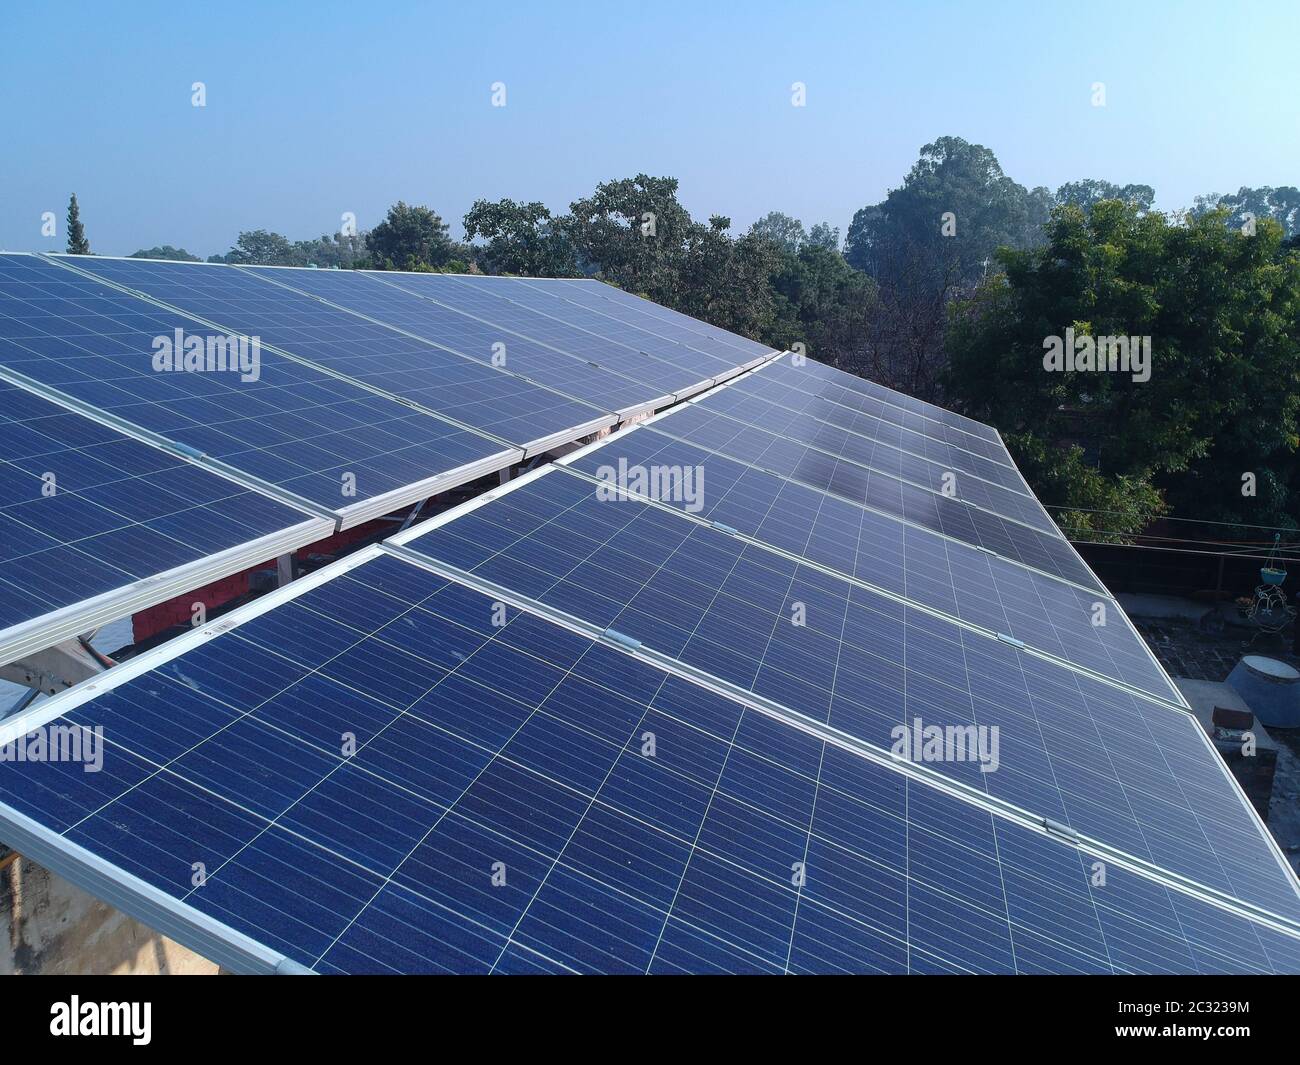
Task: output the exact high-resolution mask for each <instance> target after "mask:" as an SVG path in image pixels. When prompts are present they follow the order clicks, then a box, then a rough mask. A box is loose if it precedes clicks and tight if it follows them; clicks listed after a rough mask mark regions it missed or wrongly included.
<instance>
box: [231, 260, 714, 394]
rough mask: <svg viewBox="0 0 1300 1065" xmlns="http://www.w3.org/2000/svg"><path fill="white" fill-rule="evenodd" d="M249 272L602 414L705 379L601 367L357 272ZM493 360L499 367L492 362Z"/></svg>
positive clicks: (639, 361)
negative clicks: (518, 377)
mask: <svg viewBox="0 0 1300 1065" xmlns="http://www.w3.org/2000/svg"><path fill="white" fill-rule="evenodd" d="M246 269H247V270H249V272H251V273H254V274H257V275H259V276H261V277H264V278H266V279H267V280H269V281H274V282H277V283H279V284H282V285H289V286H291V287H293V288H295V289H298V290H300V291H302V292H307V293H310V294H311V295H313V296H319V297H320V298H321V299H327V300H330V301H331V302H333V303H337V304H339V305H341V306H344V307H347V308H348V309H349V310H353V311H356V312H358V313H360V314H365V315H368V316H370V317H372V318H377V319H379V320H380V321H382V322H384V323H386V324H388V325H391V326H395V327H397V328H399V329H403V330H406V331H407V332H410V333H415V334H416V335H417V336H421V337H423V338H425V339H426V340H430V341H433V342H434V343H436V344H439V345H441V346H442V347H445V348H449V349H451V350H453V351H455V352H456V353H458V354H460V355H463V356H465V357H466V358H470V359H473V360H475V361H476V362H480V363H486V364H488V365H497V366H499V367H500V368H502V369H506V370H509V371H510V372H511V373H516V374H520V375H522V376H524V377H527V378H528V379H530V380H533V381H537V382H539V383H541V384H543V385H546V386H547V387H549V388H553V389H555V390H557V391H559V392H563V393H564V394H565V395H567V396H572V397H575V398H578V399H581V400H584V401H586V402H588V403H591V404H594V405H596V406H598V407H601V408H602V409H604V410H611V411H619V410H624V409H627V408H632V407H636V406H644V405H645V404H647V403H650V402H652V401H655V400H662V399H663V398H664V396H666V395H671V394H672V393H674V392H676V391H677V390H678V389H684V388H687V387H690V386H692V385H695V384H698V383H699V379H700V378H699V376H698V375H692V374H690V373H688V372H686V371H684V370H680V369H678V368H677V367H675V366H669V365H666V364H663V363H660V362H657V361H653V360H650V359H647V358H645V357H644V356H641V355H636V354H628V355H626V357H624V358H619V357H618V354H617V353H615V354H613V355H611V353H610V352H609V351H606V352H602V353H600V358H601V365H600V366H596V365H594V364H593V363H592V362H590V361H588V360H587V359H586V358H585V357H583V356H581V355H569V354H566V353H564V352H562V351H560V350H557V349H556V348H552V347H547V346H545V345H543V344H538V343H536V342H535V341H532V340H529V339H528V338H527V337H524V336H521V335H520V334H518V333H515V332H511V331H510V330H508V329H503V328H502V327H501V326H499V325H496V324H493V323H492V322H490V321H484V320H482V319H480V318H475V317H472V316H471V315H469V314H464V313H462V312H461V311H459V310H454V309H452V308H451V307H447V306H443V305H442V304H440V303H435V302H434V301H432V300H429V299H424V298H422V297H420V296H417V295H415V294H414V293H413V292H408V291H407V290H406V289H403V288H399V287H397V286H396V285H390V284H386V283H385V282H384V281H383V280H381V278H382V275H379V276H375V275H371V274H368V273H364V272H362V271H359V270H307V269H285V268H281V267H269V266H255V267H247V268H246ZM494 360H495V361H494Z"/></svg>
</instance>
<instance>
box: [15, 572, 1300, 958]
mask: <svg viewBox="0 0 1300 1065" xmlns="http://www.w3.org/2000/svg"><path fill="white" fill-rule="evenodd" d="M377 555H379V552H378V550H377V549H371V550H370V551H369V552H367V553H366V554H365V556H364V557H354V558H352V559H349V560H347V561H346V562H344V563H341V564H339V565H336V566H334V567H331V568H330V570H329V571H328V572H326V571H322V572H321V573H320V574H317V575H314V576H313V577H312V578H308V579H307V580H306V581H300V582H297V583H296V584H295V585H294V586H292V587H291V588H288V589H284V590H283V591H282V593H280V594H279V595H278V596H277V601H276V602H275V603H273V604H272V603H268V602H266V601H263V602H261V603H257V604H253V606H252V607H249V608H245V609H243V610H241V611H238V612H237V613H236V614H233V615H229V616H228V618H227V619H226V620H227V628H226V630H225V631H223V632H221V633H219V634H218V633H216V632H215V631H214V632H209V633H203V632H196V633H193V634H190V635H189V636H187V637H185V638H184V640H183V641H177V642H176V643H174V644H173V645H170V646H168V647H167V648H161V649H159V650H158V651H156V652H153V653H152V656H151V659H150V660H149V661H140V662H135V663H132V664H129V665H128V666H127V667H125V668H124V667H119V670H117V671H114V674H111V675H110V676H109V677H108V678H107V683H106V685H105V686H104V688H103V689H102V690H101V691H99V692H98V693H97V694H96V695H95V696H94V697H88V695H89V693H84V692H81V693H79V692H73V693H69V694H68V695H66V696H63V697H60V699H57V700H52V701H51V703H50V704H47V709H46V710H45V711H44V713H42V714H41V719H42V720H43V724H44V725H52V724H61V725H65V726H72V727H74V728H76V729H81V730H88V729H93V728H94V727H95V726H97V725H98V726H103V728H104V732H103V736H104V758H103V769H102V771H101V772H99V773H93V774H87V773H83V772H81V771H80V767H79V766H70V765H68V764H66V763H57V762H54V763H49V762H47V763H26V764H18V763H12V762H10V763H3V764H0V822H2V823H3V824H4V832H5V837H6V838H8V839H21V840H22V842H23V848H24V852H25V853H31V854H33V855H34V856H39V858H40V860H42V861H43V862H45V863H46V864H49V865H50V866H51V867H52V868H54V869H56V870H58V869H60V868H66V869H73V870H78V869H80V870H82V871H83V872H84V870H85V869H86V868H88V866H87V865H84V864H80V865H79V863H89V862H90V861H92V860H93V861H94V863H96V864H95V865H94V868H95V870H96V872H97V873H98V874H99V875H101V876H102V877H103V878H104V880H105V882H106V883H109V884H111V885H112V886H113V889H114V890H115V892H116V895H117V897H118V898H120V899H121V904H122V905H123V906H124V907H125V908H127V909H128V911H131V910H135V911H136V912H139V911H140V910H142V909H146V908H148V909H149V911H150V913H151V918H152V920H153V921H154V922H155V923H156V924H159V925H162V926H164V927H165V928H166V929H167V931H168V932H169V933H170V934H175V935H176V936H178V938H180V939H181V941H182V942H188V943H194V942H198V941H201V942H203V943H204V944H205V949H206V951H207V953H208V954H209V955H210V956H212V955H215V956H218V957H222V958H223V959H229V960H230V962H231V963H232V964H235V963H243V965H245V966H246V967H248V968H263V969H265V970H267V971H269V970H271V969H273V968H276V967H279V968H281V969H283V968H284V961H283V958H282V955H283V956H284V957H287V958H288V959H289V960H290V961H292V962H297V963H299V964H301V965H304V966H308V967H310V968H313V969H315V970H317V971H320V972H327V973H329V972H500V973H505V972H665V973H671V972H683V971H685V972H840V971H844V972H909V971H910V972H1017V971H1018V972H1034V971H1043V970H1051V971H1078V972H1222V971H1229V970H1231V971H1250V972H1281V971H1295V970H1296V968H1297V967H1298V966H1300V950H1297V944H1298V942H1300V941H1298V940H1297V939H1296V938H1294V936H1293V935H1292V934H1289V933H1288V932H1286V931H1284V930H1281V929H1279V928H1277V927H1274V926H1271V925H1269V924H1267V923H1263V922H1260V921H1258V920H1248V919H1247V918H1246V917H1244V916H1242V915H1239V914H1235V913H1233V912H1230V911H1229V910H1228V909H1225V908H1223V907H1222V906H1218V905H1214V904H1211V903H1210V902H1209V901H1206V900H1204V899H1202V898H1198V897H1195V896H1194V895H1192V894H1189V893H1187V892H1186V891H1179V890H1173V889H1171V888H1169V887H1167V886H1165V885H1164V884H1162V883H1160V882H1159V881H1158V880H1157V879H1153V878H1151V877H1150V876H1141V875H1137V873H1136V872H1131V871H1128V870H1126V869H1125V868H1123V867H1121V866H1118V865H1117V866H1115V867H1113V868H1112V870H1111V873H1110V876H1109V878H1108V881H1107V886H1106V887H1105V888H1104V889H1100V888H1097V887H1095V886H1094V883H1095V876H1094V874H1093V872H1092V869H1091V861H1092V857H1093V856H1092V855H1090V854H1088V853H1086V852H1084V851H1081V850H1078V849H1076V848H1074V847H1073V846H1069V845H1066V844H1065V843H1063V842H1061V841H1060V840H1058V839H1053V838H1050V837H1048V836H1047V835H1045V834H1043V833H1042V832H1041V831H1038V830H1035V829H1034V828H1032V827H1031V826H1029V825H1027V824H1026V823H1023V822H1021V821H1018V820H1016V819H1014V818H1010V817H1006V816H1003V815H1000V814H999V815H993V814H990V813H989V812H988V811H986V810H982V809H980V808H978V807H976V806H973V805H971V804H969V803H967V802H965V801H962V800H960V799H958V798H956V797H953V796H950V795H946V794H944V793H943V792H941V791H939V790H937V789H935V788H934V787H932V786H930V785H928V784H926V783H924V782H922V781H919V780H917V779H916V778H915V777H913V776H910V775H908V774H905V773H902V772H900V771H899V770H898V769H896V768H891V767H888V766H883V765H880V764H877V763H876V762H874V761H872V760H870V759H867V758H863V757H861V756H860V755H859V754H856V753H854V752H852V751H850V750H847V749H846V748H845V747H844V746H842V745H841V744H838V743H835V742H831V741H828V740H827V739H825V738H823V737H820V736H814V735H809V734H806V733H805V732H803V731H801V730H799V729H797V728H793V727H791V725H790V724H789V723H788V722H787V721H785V720H782V719H780V718H777V717H773V716H772V715H770V714H768V713H765V712H763V711H762V710H759V709H757V708H754V707H746V706H744V705H742V704H740V703H737V702H736V701H734V700H731V699H728V698H724V697H722V696H721V695H718V694H716V693H713V692H710V691H708V690H706V689H705V688H702V687H700V686H699V685H697V684H694V683H691V682H689V681H687V680H684V679H683V678H681V677H678V676H673V675H670V674H669V673H668V672H665V671H663V670H661V669H658V668H656V667H654V666H653V665H650V664H647V663H645V662H642V661H638V660H637V659H636V658H635V657H632V656H631V655H629V654H628V653H627V652H626V651H625V650H624V649H622V648H619V647H615V646H611V645H609V644H607V643H604V642H601V641H599V640H593V639H591V638H590V637H589V636H587V635H583V634H581V633H577V632H574V631H570V630H568V629H565V628H561V627H559V626H557V625H555V624H553V623H551V622H549V621H547V620H545V619H543V618H541V617H538V616H536V615H534V614H532V613H518V612H516V611H514V610H509V611H507V612H506V613H505V614H504V615H502V614H501V611H500V609H499V606H500V604H497V603H494V602H493V600H492V599H490V598H488V597H485V596H483V595H480V594H478V593H476V592H474V591H471V590H469V589H466V588H464V587H462V586H460V585H458V584H454V583H448V582H447V581H445V580H443V579H442V578H440V577H437V576H435V575H433V574H430V573H426V572H424V571H422V570H420V569H418V568H416V567H414V566H412V565H410V564H408V563H406V562H403V561H399V560H397V559H394V558H391V557H376V556H377ZM494 621H497V622H504V624H494ZM286 636H293V637H295V638H294V639H286ZM303 636H307V637H308V638H306V639H302V638H300V637H303ZM232 661H238V662H239V663H240V664H241V668H240V669H239V670H232V669H230V668H229V664H230V663H231V662H232ZM360 677H366V678H369V679H370V683H368V685H367V689H368V690H367V691H365V692H363V691H362V690H360V687H359V685H358V678H360ZM376 681H377V682H376ZM35 720H37V719H36V718H32V719H31V720H29V721H28V722H26V724H28V725H30V724H32V722H33V721H35ZM82 734H83V735H84V734H85V733H84V732H83V733H82ZM349 739H351V740H352V741H353V742H354V743H355V752H354V753H350V754H349V753H344V752H345V748H344V744H345V743H346V742H347V741H348V740H349ZM87 856H89V857H87ZM242 937H251V940H249V941H245V940H244V939H243V938H242ZM249 942H251V944H253V947H256V946H260V947H262V948H263V949H262V950H261V951H260V952H258V951H256V950H255V949H253V947H250V946H249V945H248V943H249ZM236 948H240V949H239V951H238V952H236ZM236 967H239V966H238V965H236Z"/></svg>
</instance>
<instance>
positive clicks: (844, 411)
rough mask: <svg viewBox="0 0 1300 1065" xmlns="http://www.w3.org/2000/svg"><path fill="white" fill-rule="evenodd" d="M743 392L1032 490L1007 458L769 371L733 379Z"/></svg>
mask: <svg viewBox="0 0 1300 1065" xmlns="http://www.w3.org/2000/svg"><path fill="white" fill-rule="evenodd" d="M731 390H732V391H734V392H736V393H737V394H738V395H744V396H756V397H758V398H760V399H765V400H768V401H769V402H771V403H776V404H779V405H780V406H781V407H782V408H784V409H785V410H787V411H791V412H797V413H799V414H802V415H805V416H807V417H811V418H816V419H818V420H819V421H823V422H829V423H830V424H831V425H834V426H837V427H839V428H840V429H846V430H848V431H850V432H853V433H856V434H857V435H859V436H865V437H866V438H867V439H869V440H874V441H878V442H880V443H882V444H888V445H890V446H891V447H896V448H898V449H899V450H900V451H906V452H907V453H908V454H911V455H917V456H919V457H921V458H925V459H929V460H930V461H931V462H937V463H940V464H942V465H944V466H946V467H948V468H949V469H952V470H957V471H960V472H961V473H968V474H970V475H971V476H973V477H978V478H980V479H981V480H985V481H990V482H992V483H993V484H997V485H1001V486H1002V487H1003V488H1009V489H1011V490H1012V491H1016V492H1021V493H1025V494H1032V493H1031V492H1030V490H1029V486H1028V484H1026V483H1025V479H1024V478H1023V477H1022V476H1021V475H1020V471H1019V470H1017V469H1016V468H1015V467H1014V466H1012V465H1010V464H1009V462H1008V461H1005V460H1002V459H996V460H995V459H989V458H985V457H984V456H983V455H981V454H977V453H976V452H973V451H968V450H966V449H965V448H963V447H960V446H958V445H956V444H949V443H947V442H946V441H945V440H943V439H939V438H936V437H933V436H926V435H925V434H924V433H918V432H914V431H913V430H911V429H907V428H904V427H903V426H901V425H898V424H897V423H896V422H891V421H887V420H885V419H884V418H878V417H876V416H875V415H873V414H865V413H863V412H861V411H858V410H855V409H854V408H852V407H845V406H843V405H842V404H840V403H835V402H832V401H831V400H828V399H822V398H821V397H819V396H814V395H810V394H809V393H807V392H800V391H799V390H798V389H795V388H791V387H790V386H789V385H785V384H779V383H778V382H776V381H775V380H773V379H772V377H771V375H770V374H763V373H753V374H746V375H745V376H744V377H742V378H739V379H738V380H736V381H735V382H734V383H733V384H732V385H731Z"/></svg>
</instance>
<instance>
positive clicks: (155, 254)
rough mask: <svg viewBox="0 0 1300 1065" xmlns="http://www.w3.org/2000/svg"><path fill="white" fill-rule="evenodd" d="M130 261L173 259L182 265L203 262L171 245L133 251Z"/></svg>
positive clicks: (182, 249)
mask: <svg viewBox="0 0 1300 1065" xmlns="http://www.w3.org/2000/svg"><path fill="white" fill-rule="evenodd" d="M127 258H128V259H171V260H172V261H174V262H181V263H201V262H203V260H202V259H200V258H199V257H198V256H197V255H191V254H190V253H189V252H187V251H186V250H185V249H184V248H173V247H172V246H171V245H170V244H163V245H161V246H159V247H156V248H141V249H140V250H139V251H133V252H132V253H131V254H130V255H128V256H127Z"/></svg>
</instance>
